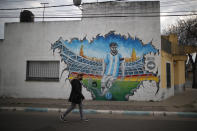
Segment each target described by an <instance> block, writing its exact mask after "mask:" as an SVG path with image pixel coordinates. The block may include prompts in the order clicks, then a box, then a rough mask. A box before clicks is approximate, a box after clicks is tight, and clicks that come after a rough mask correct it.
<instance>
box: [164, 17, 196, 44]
mask: <svg viewBox="0 0 197 131" xmlns="http://www.w3.org/2000/svg"><path fill="white" fill-rule="evenodd" d="M164 34H165V35H168V34H177V36H178V41H179V44H181V45H192V46H197V16H190V17H184V18H182V19H180V18H179V19H178V20H177V23H176V24H174V25H170V26H169V27H168V28H167V29H165V30H164Z"/></svg>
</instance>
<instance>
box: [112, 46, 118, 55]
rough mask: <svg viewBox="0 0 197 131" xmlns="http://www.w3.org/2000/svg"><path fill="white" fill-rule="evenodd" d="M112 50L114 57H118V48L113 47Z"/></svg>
mask: <svg viewBox="0 0 197 131" xmlns="http://www.w3.org/2000/svg"><path fill="white" fill-rule="evenodd" d="M110 50H111V54H112V55H117V54H118V50H117V46H111V47H110Z"/></svg>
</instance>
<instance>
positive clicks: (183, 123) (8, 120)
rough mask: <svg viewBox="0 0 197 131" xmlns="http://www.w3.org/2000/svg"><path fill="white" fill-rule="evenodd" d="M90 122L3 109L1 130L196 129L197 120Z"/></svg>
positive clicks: (95, 118) (95, 117) (102, 117)
mask: <svg viewBox="0 0 197 131" xmlns="http://www.w3.org/2000/svg"><path fill="white" fill-rule="evenodd" d="M87 118H88V119H89V122H82V121H80V117H79V114H77V113H76V114H69V115H68V117H67V120H68V122H62V121H60V120H59V113H58V112H24V111H0V130H1V131H77V130H80V131H88V130H91V131H111V130H113V131H196V130H197V119H195V118H176V117H161V116H160V117H150V116H128V115H110V114H88V115H87Z"/></svg>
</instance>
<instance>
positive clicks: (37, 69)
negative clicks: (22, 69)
mask: <svg viewBox="0 0 197 131" xmlns="http://www.w3.org/2000/svg"><path fill="white" fill-rule="evenodd" d="M59 68H60V63H59V61H27V71H26V80H27V81H59Z"/></svg>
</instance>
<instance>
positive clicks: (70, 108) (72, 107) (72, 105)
mask: <svg viewBox="0 0 197 131" xmlns="http://www.w3.org/2000/svg"><path fill="white" fill-rule="evenodd" d="M75 107H76V104H75V103H72V104H71V106H70V107H69V108H68V109H67V110H66V112H64V114H63V117H66V116H67V115H68V113H70V112H71V111H72V110H73V109H74V108H75Z"/></svg>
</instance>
